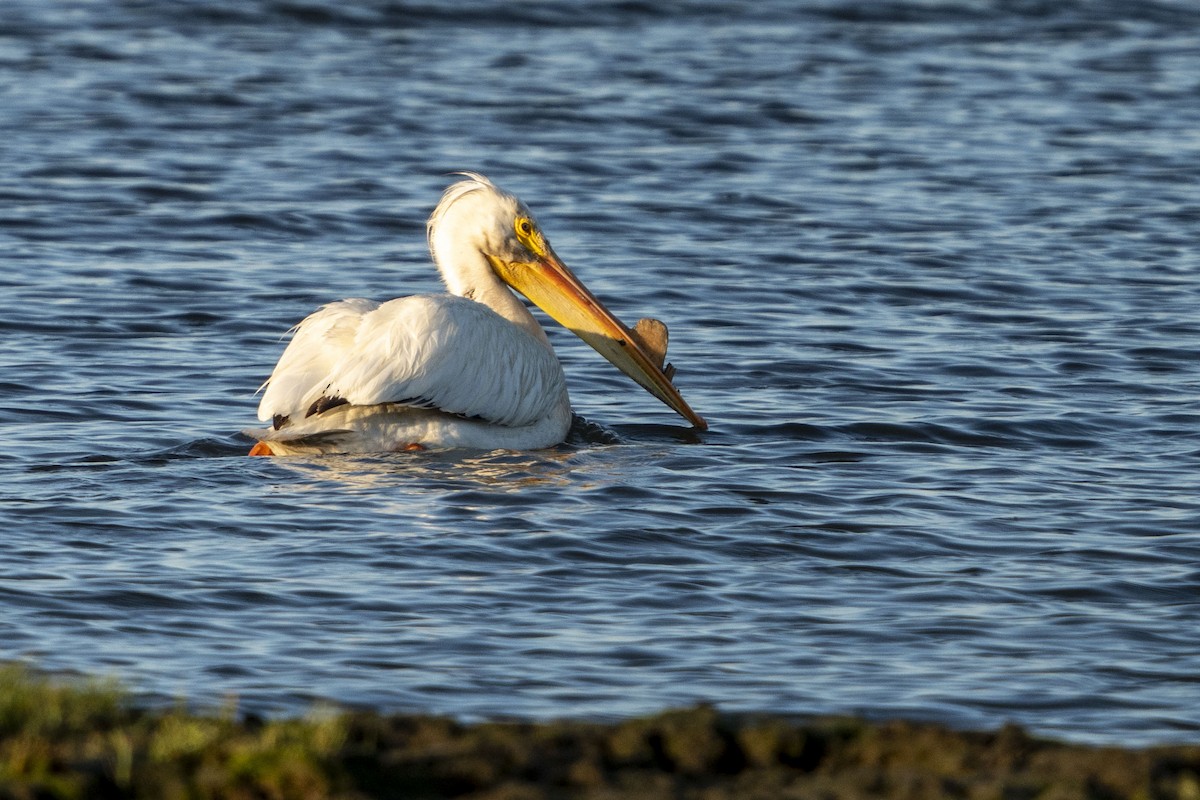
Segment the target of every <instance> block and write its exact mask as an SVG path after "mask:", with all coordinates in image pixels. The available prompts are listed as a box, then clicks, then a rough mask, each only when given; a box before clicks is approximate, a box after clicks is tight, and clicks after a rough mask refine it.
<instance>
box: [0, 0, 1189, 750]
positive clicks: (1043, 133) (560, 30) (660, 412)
mask: <svg viewBox="0 0 1200 800" xmlns="http://www.w3.org/2000/svg"><path fill="white" fill-rule="evenodd" d="M663 9H666V7H663V6H659V5H657V4H638V3H608V4H592V3H575V2H568V0H558V2H547V3H538V4H531V5H526V6H520V7H517V6H512V5H511V4H507V3H477V4H474V5H471V6H469V7H466V6H462V5H461V4H454V5H453V6H450V5H449V4H446V5H444V6H443V5H441V4H436V3H435V4H423V5H415V4H414V5H411V6H410V5H407V4H404V3H394V2H391V3H384V2H375V3H358V4H354V8H353V9H352V10H347V9H346V8H344V7H343V6H342V4H337V3H334V2H332V0H311V1H310V2H285V1H284V0H276V1H273V2H272V1H268V0H259V1H258V2H244V1H243V0H194V1H193V2H186V3H182V2H181V3H177V4H170V5H168V4H161V3H148V2H147V3H142V2H132V0H131V1H130V2H124V3H93V2H83V0H79V2H68V1H67V0H63V1H62V2H51V3H47V2H43V0H37V2H34V1H33V0H27V1H26V2H13V1H12V0H10V1H9V2H7V3H5V6H4V12H3V17H4V19H3V23H2V24H0V109H2V111H0V167H2V168H0V263H2V264H3V269H2V270H0V285H2V286H3V297H4V302H3V305H2V306H0V335H2V337H3V338H2V341H3V344H2V345H0V433H2V441H3V444H0V529H2V530H3V531H4V533H3V547H2V548H0V656H2V657H4V658H20V659H27V660H29V661H31V662H32V663H34V664H37V665H39V666H41V667H45V668H48V669H53V670H67V671H79V672H84V673H88V674H115V675H118V676H120V677H122V678H123V679H124V680H125V681H127V682H128V683H129V684H130V685H131V686H133V687H134V689H135V690H136V691H137V692H138V693H139V694H140V695H141V696H142V697H144V698H145V699H146V701H147V702H159V701H168V700H170V699H171V698H173V697H176V696H186V697H188V698H190V699H191V700H193V701H195V702H198V703H217V702H221V700H222V698H224V697H227V696H230V695H232V696H236V697H237V698H238V702H239V704H240V706H241V707H242V708H245V709H253V710H258V711H263V712H267V713H300V712H302V711H303V710H305V709H307V708H308V707H309V706H310V704H311V703H313V702H314V701H317V700H332V701H334V702H338V703H343V704H350V705H355V704H367V705H373V706H377V707H379V708H382V709H387V710H419V711H433V712H442V713H449V714H454V715H458V716H461V717H465V718H479V717H489V716H496V715H513V716H518V717H528V718H544V717H564V716H568V717H596V718H613V717H622V716H626V715H631V714H636V713H641V712H647V711H654V710H659V709H662V708H664V707H668V706H677V705H681V704H687V703H692V702H696V701H710V702H713V703H716V704H718V705H719V706H720V707H722V708H727V709H754V710H775V711H784V712H795V713H801V714H808V713H824V712H836V713H862V714H866V715H868V716H871V717H873V718H884V717H895V716H903V717H910V718H916V719H932V720H939V721H942V722H946V723H949V724H951V725H955V726H959V727H991V726H995V725H998V724H1000V723H1002V722H1004V721H1009V720H1011V721H1015V722H1018V723H1021V724H1024V725H1027V726H1029V727H1030V728H1032V729H1033V730H1035V731H1037V732H1040V733H1045V734H1052V735H1056V736H1059V737H1065V738H1069V739H1073V740H1080V741H1094V742H1123V743H1126V742H1134V743H1149V742H1164V741H1178V740H1185V741H1196V740H1197V738H1198V734H1200V686H1198V684H1197V677H1196V676H1197V675H1200V648H1198V647H1197V646H1196V631H1197V626H1198V625H1200V566H1198V564H1200V491H1198V490H1197V486H1198V485H1200V316H1198V312H1197V309H1200V256H1198V253H1200V248H1198V247H1197V245H1198V244H1200V199H1198V197H1200V195H1197V193H1196V185H1197V181H1198V179H1200V166H1198V165H1200V134H1198V133H1197V131H1200V12H1197V10H1196V9H1195V6H1194V5H1193V4H1192V3H1190V2H1182V1H1181V2H1158V3H1138V4H1127V3H1119V2H1115V1H1114V2H1077V3H1072V2H1066V3H1053V4H1042V3H1036V2H968V1H967V0H959V1H957V2H956V1H954V0H948V2H944V3H938V4H933V3H924V2H915V1H909V0H900V1H898V2H893V3H879V4H870V5H868V6H867V7H866V8H861V7H860V4H849V3H846V4H842V3H834V2H807V3H785V2H780V3H757V4H754V5H753V6H750V7H747V8H745V9H729V10H728V11H727V10H726V8H725V4H716V3H706V2H694V3H679V4H675V5H673V6H671V7H670V8H669V9H667V10H663ZM456 169H477V170H480V171H482V172H484V173H486V174H488V175H490V176H491V177H492V178H493V179H495V180H496V181H497V182H498V183H500V184H501V185H502V186H505V187H507V188H509V189H511V190H513V191H516V192H517V193H518V194H520V195H521V196H522V197H523V198H524V199H525V200H526V201H527V202H528V203H529V205H530V206H531V207H532V208H533V209H534V210H535V212H537V213H538V214H539V217H540V220H541V222H542V224H543V225H544V227H545V228H546V230H547V231H548V232H549V234H550V236H551V238H552V240H553V241H554V244H555V247H556V249H557V250H558V252H559V253H560V255H562V256H563V257H564V259H565V260H566V261H567V263H569V264H571V265H572V266H573V267H574V268H575V270H576V272H577V273H579V274H580V275H581V277H582V278H583V279H584V280H585V281H586V282H587V283H589V285H590V286H591V287H592V288H593V289H594V290H595V291H596V293H597V294H599V295H600V296H601V297H602V298H604V299H605V300H607V301H608V303H609V305H610V307H611V308H613V310H614V311H615V312H616V313H617V314H619V315H620V316H622V317H623V318H625V319H630V320H632V319H636V318H637V317H639V316H644V315H654V316H659V317H662V318H663V319H665V320H667V321H668V323H669V324H670V326H671V328H672V332H673V338H672V353H671V360H672V361H673V362H674V363H675V364H676V366H677V367H678V368H679V374H678V376H677V378H676V382H677V383H678V384H679V386H680V387H681V388H682V390H683V392H684V395H685V396H686V397H687V398H688V400H689V401H690V402H691V404H692V405H693V406H694V407H695V408H696V410H697V411H698V412H700V413H701V414H703V415H704V416H705V417H706V418H707V419H708V420H709V421H710V423H711V424H712V429H711V430H710V431H709V432H706V433H703V434H696V433H693V432H691V431H689V430H688V429H686V428H685V427H681V425H680V421H679V420H678V419H676V418H674V417H673V416H672V415H671V414H670V412H669V411H668V410H666V409H665V408H663V407H661V406H660V405H659V404H658V403H657V402H656V401H654V400H653V399H652V398H650V397H649V396H648V395H645V394H643V393H639V391H637V390H636V388H635V387H633V386H632V384H630V383H629V382H628V381H627V380H626V379H625V378H624V377H623V376H621V375H620V374H619V373H617V372H616V371H615V370H614V369H612V368H611V367H610V366H609V365H608V364H607V363H605V362H603V361H602V360H601V359H600V358H599V357H597V356H595V354H593V353H592V352H591V351H590V350H588V349H587V348H586V347H585V346H584V345H583V344H582V343H580V342H578V341H577V340H574V339H573V338H572V337H571V336H570V335H569V334H566V333H565V332H563V331H561V330H559V329H555V330H554V331H552V337H553V340H554V342H555V344H556V346H557V347H558V349H559V352H560V354H561V356H562V359H563V361H564V364H565V367H566V370H567V373H568V378H569V381H570V384H571V389H572V393H573V398H574V401H575V405H576V408H577V411H578V413H579V414H580V415H581V417H582V420H581V422H580V423H579V424H578V425H577V426H576V429H575V430H574V431H573V433H572V438H571V441H570V442H568V443H567V444H566V445H564V446H562V447H560V448H557V449H554V450H550V451H546V452H537V453H506V452H497V453H418V454H411V453H408V454H397V455H388V456H369V457H331V458H317V459H311V460H303V459H295V460H274V459H250V458H244V457H243V454H244V453H245V452H246V450H247V449H248V447H249V442H248V440H246V439H244V438H243V437H241V436H240V435H239V434H238V433H237V431H238V430H239V429H241V428H243V427H246V426H248V425H250V424H252V423H253V417H254V409H255V405H256V401H255V398H254V396H253V393H254V390H255V388H256V387H257V386H258V385H259V384H260V383H261V382H262V380H263V379H264V378H265V376H266V375H267V374H268V373H269V371H270V368H271V366H272V365H273V363H274V361H275V359H276V358H277V357H278V355H279V353H280V351H281V349H282V342H281V341H280V336H281V334H282V332H283V331H285V330H286V329H287V328H288V327H290V326H291V325H292V324H294V323H295V322H296V321H297V320H299V319H300V318H301V317H302V316H303V315H304V314H306V313H307V312H309V311H310V310H312V309H313V308H315V307H316V306H317V305H319V304H321V303H322V302H326V301H328V300H332V299H337V298H341V297H349V296H368V297H375V298H388V297H392V296H397V295H402V294H409V293H416V292H427V291H436V290H437V289H438V283H437V279H436V277H435V276H434V274H433V272H432V270H431V268H430V267H429V264H428V257H427V255H426V254H425V252H424V242H423V224H424V219H425V217H426V215H427V214H428V213H429V211H430V210H431V209H432V207H433V205H434V203H435V202H436V200H437V197H438V195H439V193H440V191H441V189H442V188H443V187H444V186H445V185H446V183H447V182H448V180H449V179H448V178H447V177H446V173H448V172H450V171H452V170H456Z"/></svg>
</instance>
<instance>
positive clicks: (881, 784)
mask: <svg viewBox="0 0 1200 800" xmlns="http://www.w3.org/2000/svg"><path fill="white" fill-rule="evenodd" d="M60 797H61V798H109V797H111V798H121V797H156V798H157V797H162V798H326V797H345V798H351V797H394V798H401V797H403V798H409V797H413V798H443V797H472V798H496V799H497V800H498V799H499V798H505V800H518V798H522V799H523V798H531V799H532V798H566V797H587V798H597V800H599V799H600V798H604V799H605V800H608V799H609V798H613V799H615V798H634V797H637V798H647V797H670V798H705V799H706V800H720V799H722V798H730V799H732V798H738V799H739V800H741V799H743V798H789V797H795V798H801V797H803V798H926V797H962V798H972V800H975V799H977V798H998V799H1000V798H1003V799H1004V800H1009V799H1010V798H1012V799H1017V798H1022V799H1023V798H1030V799H1032V798H1044V799H1045V800H1065V799H1066V798H1098V799H1099V798H1104V799H1105V800H1108V799H1109V798H1139V800H1143V799H1144V800H1155V799H1157V798H1178V799H1179V800H1200V746H1192V747H1159V748H1147V749H1118V748H1092V747H1083V746H1077V745H1067V744H1061V743H1055V742H1048V741H1042V740H1038V739H1035V738H1032V737H1030V736H1028V735H1026V734H1025V733H1024V732H1022V731H1021V730H1019V729H1016V728H1011V727H1009V728H1004V729H1001V730H1000V731H998V732H994V733H961V732H953V731H949V730H946V729H944V728H941V727H938V726H933V725H919V724H910V723H886V724H868V723H865V722H861V721H856V720H844V719H842V720H822V721H813V722H806V723H803V724H796V723H793V722H789V721H785V720H782V719H779V718H774V717H749V716H727V715H722V714H719V713H717V712H715V711H713V710H712V709H708V708H697V709H690V710H685V711H672V712H668V713H664V714H660V715H657V716H653V717H647V718H641V719H634V720H629V721H625V722H620V723H614V724H591V723H573V722H554V723H544V724H528V723H500V722H495V723H484V724H475V725H461V724H458V723H455V722H453V721H451V720H447V719H444V718H439V717H429V716H413V715H393V716H382V715H377V714H372V713H361V712H354V713H345V714H325V715H317V716H314V717H312V718H310V719H303V720H280V721H264V720H258V719H253V718H249V719H245V718H237V717H236V715H235V714H233V713H232V712H230V713H225V714H222V713H211V714H198V715H197V714H191V713H188V712H186V711H184V710H182V709H180V710H173V711H148V710H140V709H137V708H135V707H133V706H132V705H131V704H130V702H129V700H128V697H127V695H125V694H124V693H123V692H122V691H121V690H120V689H119V688H118V687H117V686H115V685H112V684H103V683H95V682H92V683H87V684H68V683H63V682H61V681H51V680H47V679H46V678H44V677H42V676H39V675H37V674H34V673H32V672H30V671H28V670H26V669H23V668H20V667H0V798H60Z"/></svg>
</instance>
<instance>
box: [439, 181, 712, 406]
mask: <svg viewBox="0 0 1200 800" xmlns="http://www.w3.org/2000/svg"><path fill="white" fill-rule="evenodd" d="M460 174H462V175H464V176H465V177H466V180H463V181H459V182H457V183H455V184H453V185H451V186H450V187H449V188H448V189H446V192H445V194H444V195H443V196H442V200H441V202H440V203H438V206H437V208H436V209H435V210H434V212H433V214H432V215H431V216H430V218H429V225H428V229H427V230H428V236H429V249H430V251H431V252H432V253H433V257H434V261H435V262H437V264H438V267H439V269H440V270H441V272H442V277H443V280H445V282H446V286H447V288H448V289H449V290H450V291H451V292H452V293H454V294H460V295H465V296H473V295H474V292H475V290H476V289H477V287H479V286H481V285H487V283H488V282H491V283H494V282H495V279H496V278H498V279H499V280H500V281H502V282H503V283H505V284H507V285H508V286H510V287H512V288H513V289H515V290H516V291H518V292H520V293H521V294H523V295H524V296H525V297H527V298H528V299H529V300H530V301H531V302H533V303H534V304H535V305H537V306H538V307H539V308H540V309H542V310H543V311H545V312H546V313H547V314H549V315H550V317H552V318H553V319H554V320H555V321H556V322H558V323H559V324H560V325H562V326H563V327H564V328H566V329H567V330H569V331H571V332H572V333H574V334H575V335H576V336H578V337H579V338H580V339H583V341H585V342H587V343H588V344H589V345H590V346H591V347H592V348H593V349H595V350H596V352H598V353H600V355H602V356H604V357H605V358H606V359H608V360H609V361H610V362H611V363H612V364H613V365H614V366H616V367H617V369H619V370H621V371H622V372H624V373H625V374H626V375H628V376H629V377H630V378H632V379H633V380H634V381H635V382H637V384H638V385H639V386H641V387H642V388H644V389H645V390H646V391H648V392H650V394H652V395H654V396H655V397H657V398H658V399H659V400H661V401H662V402H664V403H666V404H667V405H668V406H670V407H671V408H672V409H674V410H675V411H676V412H677V413H678V414H680V415H681V416H683V417H684V418H685V419H687V420H688V422H690V423H692V425H694V426H695V427H696V428H699V429H700V430H704V429H705V428H707V427H708V424H707V423H706V422H705V421H704V419H703V418H702V417H701V416H700V415H699V414H697V413H696V412H695V411H693V410H692V409H691V407H690V406H688V404H687V402H686V401H685V400H684V399H683V397H682V395H680V394H679V390H678V389H676V388H675V386H674V385H673V384H672V383H671V379H670V378H669V377H668V375H667V374H666V373H665V372H664V371H663V368H662V353H658V354H652V353H651V352H649V350H648V347H647V345H646V344H645V339H644V338H643V337H641V336H638V335H636V334H635V333H634V332H633V331H631V330H630V329H629V328H628V327H626V326H625V324H624V323H622V322H621V321H620V320H619V319H617V318H616V317H615V316H614V315H613V314H612V312H610V311H609V310H608V309H607V308H605V307H604V304H603V303H601V302H600V301H599V300H598V299H596V297H595V295H593V294H592V293H591V291H589V290H588V288H587V287H586V286H584V285H583V283H582V282H581V281H580V280H579V279H578V278H576V277H575V275H574V273H572V272H571V270H570V269H568V268H567V265H566V264H564V263H563V262H562V259H560V258H559V257H558V255H557V254H555V252H554V249H553V248H552V247H551V246H550V242H549V240H548V239H547V238H546V235H545V234H544V233H543V232H542V229H541V226H539V225H538V223H537V220H535V219H534V217H533V214H531V213H530V211H529V209H528V208H526V206H525V204H524V203H522V202H521V201H520V200H519V199H518V198H517V197H516V196H515V195H512V194H509V193H508V192H506V191H504V190H502V189H500V188H499V187H497V186H496V185H495V184H493V183H492V182H491V181H489V180H488V179H487V178H485V177H484V176H482V175H479V174H477V173H473V172H464V173H460ZM485 271H486V273H488V274H482V273H484V272H485ZM492 276H494V277H492Z"/></svg>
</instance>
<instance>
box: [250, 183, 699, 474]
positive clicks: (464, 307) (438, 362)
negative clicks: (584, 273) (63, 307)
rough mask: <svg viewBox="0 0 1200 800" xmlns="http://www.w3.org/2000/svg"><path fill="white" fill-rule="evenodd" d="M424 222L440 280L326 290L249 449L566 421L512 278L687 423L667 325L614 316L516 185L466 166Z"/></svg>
mask: <svg viewBox="0 0 1200 800" xmlns="http://www.w3.org/2000/svg"><path fill="white" fill-rule="evenodd" d="M458 174H460V175H462V176H463V177H464V180H461V181H458V182H456V183H454V184H452V185H451V186H450V187H448V188H447V189H446V191H445V193H444V194H443V195H442V199H441V202H439V203H438V205H437V208H436V209H434V211H433V214H432V215H431V216H430V217H429V222H428V225H427V226H426V233H427V237H428V241H429V250H430V253H431V254H432V255H433V260H434V263H435V264H436V265H437V268H438V271H439V272H440V273H441V277H442V281H443V282H444V283H445V285H446V289H447V293H446V294H429V295H414V296H410V297H401V298H398V299H396V300H389V301H387V302H385V303H377V302H373V301H371V300H363V299H350V300H342V301H340V302H336V303H330V304H329V305H326V306H323V307H321V308H320V309H318V310H317V311H315V312H313V313H312V314H310V315H309V316H308V317H307V318H305V319H304V320H303V321H302V322H301V323H300V324H299V325H297V326H296V327H295V328H293V331H292V332H293V336H292V340H291V342H290V343H289V344H288V346H287V348H286V349H285V350H284V352H283V355H282V356H281V357H280V359H279V363H278V364H277V365H276V366H275V369H274V371H273V372H272V373H271V377H270V378H268V379H267V381H266V383H264V384H263V385H262V387H260V391H262V390H264V389H265V391H263V395H262V401H261V402H260V403H259V406H258V418H259V419H260V420H262V421H264V422H267V421H269V422H271V425H270V427H267V428H262V429H251V430H247V431H245V433H246V434H248V435H249V436H251V437H253V438H255V439H257V440H258V443H257V444H256V445H255V446H254V448H253V449H252V450H251V451H250V454H251V455H296V454H313V453H355V452H356V453H368V452H382V451H397V450H423V449H428V448H454V447H461V448H475V449H489V450H491V449H497V448H503V449H512V450H533V449H539V448H545V447H551V446H553V445H556V444H559V443H560V442H562V441H563V440H564V439H565V438H566V435H567V431H568V429H569V428H570V426H571V416H572V414H571V401H570V398H569V397H568V395H567V385H566V380H565V378H564V376H563V370H562V366H561V365H560V364H559V361H558V358H557V356H555V354H554V350H553V348H551V346H550V340H549V339H548V338H547V337H546V332H545V331H544V330H542V327H541V325H539V324H538V322H537V320H536V319H535V318H534V317H533V315H532V314H531V313H530V312H529V310H528V309H527V308H526V307H525V304H524V303H523V302H522V301H521V300H520V299H518V298H517V296H516V295H514V294H513V292H512V291H511V290H510V289H509V287H512V289H515V290H517V291H518V292H520V293H521V294H523V295H524V296H525V297H526V298H528V299H529V300H531V301H532V302H533V303H535V304H536V305H537V306H539V307H540V308H541V309H542V310H543V311H545V312H546V313H547V314H549V315H550V316H551V317H552V318H553V319H554V320H556V321H557V322H558V323H560V324H561V325H562V326H563V327H565V328H567V329H568V330H570V331H571V332H572V333H574V334H575V335H576V336H578V337H579V338H581V339H583V340H584V341H585V342H587V343H588V344H589V345H591V346H592V347H593V348H594V349H595V350H596V351H597V352H599V353H600V354H601V355H602V356H604V357H605V358H606V359H608V360H609V361H610V362H612V363H613V364H614V365H615V366H616V367H617V368H618V369H620V370H621V371H622V372H624V373H625V374H627V375H628V376H629V377H631V378H633V380H634V381H636V382H637V383H638V384H639V385H641V386H642V387H643V388H644V389H646V390H647V391H648V392H650V393H651V394H653V395H654V396H655V397H657V398H658V399H659V400H661V401H662V402H664V403H666V404H667V405H668V406H670V407H671V408H672V409H674V410H675V411H676V412H678V413H679V414H680V415H681V416H683V417H684V418H685V419H687V420H688V421H689V422H690V423H691V424H692V425H693V426H694V427H696V428H697V429H700V430H703V429H705V428H706V427H707V425H706V423H705V422H704V420H703V419H702V418H701V417H700V416H699V415H698V414H696V412H694V411H693V410H692V409H691V408H690V407H689V406H688V404H687V403H686V402H685V401H684V399H683V397H682V396H681V395H680V394H679V391H678V390H677V389H676V388H675V386H674V385H673V384H672V383H671V377H672V375H673V373H674V369H673V368H672V367H671V366H670V365H669V364H667V365H665V366H664V362H663V358H664V355H665V353H666V327H665V326H664V325H663V324H662V323H660V322H658V321H657V320H649V319H647V320H641V321H640V322H639V323H638V324H637V325H636V326H635V327H634V328H633V329H630V328H628V327H626V326H625V325H624V324H623V323H622V322H621V321H620V320H618V319H617V318H616V317H615V316H613V314H612V313H611V312H609V311H608V309H606V308H605V307H604V305H603V304H602V303H601V302H600V301H599V300H597V299H596V297H595V296H594V295H593V294H592V293H591V292H590V291H589V290H588V289H587V287H585V286H584V285H583V284H582V283H581V282H580V281H579V279H578V278H576V277H575V275H574V274H573V273H572V272H571V270H569V269H568V268H567V266H566V265H565V264H564V263H563V262H562V260H561V259H559V257H558V256H557V255H556V254H555V252H554V250H553V249H552V248H551V247H550V242H549V241H547V239H546V235H545V234H544V233H543V232H542V229H541V227H540V226H539V225H538V223H537V221H536V220H535V219H534V218H533V215H532V214H531V213H530V212H529V209H528V208H526V206H525V204H524V203H522V202H521V201H520V200H519V199H517V198H516V197H515V196H514V195H512V194H509V193H508V192H506V191H504V190H502V189H500V188H499V187H497V186H496V185H495V184H493V183H492V182H491V181H490V180H488V179H487V178H485V177H484V176H482V175H479V174H477V173H473V172H463V173H458Z"/></svg>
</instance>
